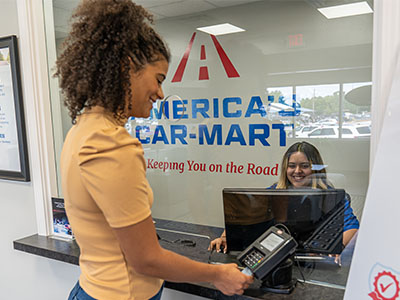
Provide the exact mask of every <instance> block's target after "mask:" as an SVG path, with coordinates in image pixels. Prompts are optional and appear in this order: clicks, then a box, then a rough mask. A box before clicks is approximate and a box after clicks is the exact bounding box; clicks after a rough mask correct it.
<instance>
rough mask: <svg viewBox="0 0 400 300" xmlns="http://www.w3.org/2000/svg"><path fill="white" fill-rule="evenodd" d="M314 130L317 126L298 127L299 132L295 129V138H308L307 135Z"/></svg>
mask: <svg viewBox="0 0 400 300" xmlns="http://www.w3.org/2000/svg"><path fill="white" fill-rule="evenodd" d="M316 128H318V126H317V125H305V126H302V127H300V129H299V130H297V128H296V137H299V138H302V137H308V134H309V133H310V132H311V131H312V130H314V129H316Z"/></svg>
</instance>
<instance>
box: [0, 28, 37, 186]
mask: <svg viewBox="0 0 400 300" xmlns="http://www.w3.org/2000/svg"><path fill="white" fill-rule="evenodd" d="M20 78H21V76H20V68H19V59H18V44H17V37H16V36H8V37H3V38H0V179H7V180H18V181H30V176H29V163H28V151H27V143H26V130H25V118H24V109H23V101H22V89H21V79H20Z"/></svg>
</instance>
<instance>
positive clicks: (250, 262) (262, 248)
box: [237, 226, 297, 280]
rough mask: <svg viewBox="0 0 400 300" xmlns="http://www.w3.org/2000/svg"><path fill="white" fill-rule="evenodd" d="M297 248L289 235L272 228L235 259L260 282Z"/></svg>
mask: <svg viewBox="0 0 400 300" xmlns="http://www.w3.org/2000/svg"><path fill="white" fill-rule="evenodd" d="M296 248H297V242H296V241H295V240H294V239H293V237H292V236H291V235H289V234H288V233H286V232H284V231H283V230H281V229H279V228H277V227H275V226H272V227H270V228H269V229H268V230H267V231H266V232H264V233H263V234H262V235H261V236H260V237H259V238H257V239H256V240H255V241H254V242H253V243H252V244H251V245H250V246H249V247H247V248H246V249H245V250H244V251H243V252H242V253H240V254H239V255H238V257H237V259H238V260H239V262H240V263H241V264H242V265H243V266H245V267H246V269H247V270H246V271H247V272H249V271H250V272H251V273H252V274H254V276H255V277H256V278H258V279H260V280H262V279H264V277H266V276H267V275H268V273H270V272H271V271H272V270H273V269H274V268H275V267H277V266H278V265H279V264H280V263H281V262H282V261H284V260H285V259H286V258H288V256H290V255H292V254H293V253H294V251H295V250H296Z"/></svg>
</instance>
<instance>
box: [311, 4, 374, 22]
mask: <svg viewBox="0 0 400 300" xmlns="http://www.w3.org/2000/svg"><path fill="white" fill-rule="evenodd" d="M318 11H319V12H320V13H321V14H323V15H324V16H325V17H326V18H328V19H335V18H342V17H349V16H356V15H363V14H370V13H372V12H373V11H372V9H371V7H370V6H369V5H368V3H367V2H366V1H363V2H356V3H350V4H344V5H336V6H329V7H323V8H318Z"/></svg>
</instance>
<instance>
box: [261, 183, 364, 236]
mask: <svg viewBox="0 0 400 300" xmlns="http://www.w3.org/2000/svg"><path fill="white" fill-rule="evenodd" d="M329 188H332V187H329ZM267 189H273V190H274V189H276V183H275V184H273V185H271V186H270V187H268V188H267ZM344 208H345V211H344V227H343V231H347V230H349V229H358V228H360V223H359V222H358V220H357V217H356V216H355V215H354V213H353V209H352V208H351V206H350V195H349V194H347V193H346V196H345V206H344Z"/></svg>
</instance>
